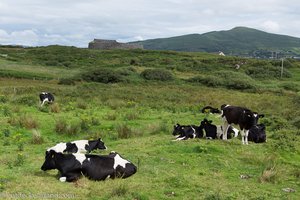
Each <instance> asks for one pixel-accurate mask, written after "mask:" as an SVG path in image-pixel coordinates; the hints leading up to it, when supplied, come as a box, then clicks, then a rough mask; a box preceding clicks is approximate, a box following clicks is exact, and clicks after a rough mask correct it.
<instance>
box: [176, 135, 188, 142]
mask: <svg viewBox="0 0 300 200" xmlns="http://www.w3.org/2000/svg"><path fill="white" fill-rule="evenodd" d="M178 140H186V137H185V136H183V137H178V138H177V139H176V140H174V141H178Z"/></svg>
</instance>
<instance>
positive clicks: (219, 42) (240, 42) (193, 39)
mask: <svg viewBox="0 0 300 200" xmlns="http://www.w3.org/2000/svg"><path fill="white" fill-rule="evenodd" d="M133 43H138V44H142V45H143V46H144V48H145V49H152V50H174V51H199V52H218V51H222V52H224V53H225V54H235V55H241V54H245V55H247V54H248V55H253V54H255V53H257V52H261V53H262V52H264V51H266V52H272V51H276V52H279V53H283V52H284V53H285V54H290V55H300V38H296V37H291V36H286V35H279V34H272V33H267V32H264V31H260V30H256V29H253V28H247V27H236V28H233V29H231V30H228V31H212V32H208V33H204V34H189V35H183V36H176V37H170V38H160V39H151V40H145V41H137V42H133Z"/></svg>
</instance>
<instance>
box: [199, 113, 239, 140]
mask: <svg viewBox="0 0 300 200" xmlns="http://www.w3.org/2000/svg"><path fill="white" fill-rule="evenodd" d="M200 129H201V130H203V129H204V132H205V137H206V139H217V138H218V139H221V138H222V136H223V130H222V126H220V125H214V124H212V121H211V120H207V119H206V118H205V119H204V120H203V121H201V122H200ZM238 132H239V130H237V129H236V128H233V127H232V126H230V127H229V128H228V131H227V136H228V139H231V138H232V137H237V136H238Z"/></svg>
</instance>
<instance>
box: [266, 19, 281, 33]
mask: <svg viewBox="0 0 300 200" xmlns="http://www.w3.org/2000/svg"><path fill="white" fill-rule="evenodd" d="M262 29H263V30H265V31H267V32H273V33H277V32H279V30H280V25H279V24H278V23H277V22H275V21H271V20H268V21H265V22H264V23H263V24H262Z"/></svg>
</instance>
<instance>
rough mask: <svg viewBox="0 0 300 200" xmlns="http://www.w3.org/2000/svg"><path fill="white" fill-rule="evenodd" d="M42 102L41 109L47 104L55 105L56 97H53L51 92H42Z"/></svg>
mask: <svg viewBox="0 0 300 200" xmlns="http://www.w3.org/2000/svg"><path fill="white" fill-rule="evenodd" d="M40 101H41V107H42V106H43V105H44V103H45V102H48V103H53V102H54V96H53V94H51V93H49V92H42V93H40Z"/></svg>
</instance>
